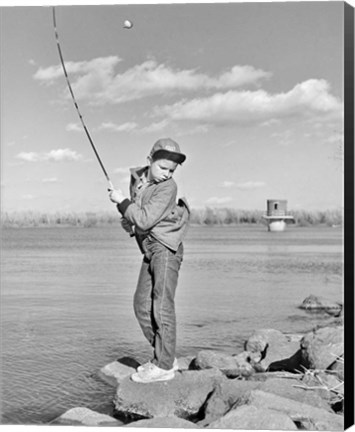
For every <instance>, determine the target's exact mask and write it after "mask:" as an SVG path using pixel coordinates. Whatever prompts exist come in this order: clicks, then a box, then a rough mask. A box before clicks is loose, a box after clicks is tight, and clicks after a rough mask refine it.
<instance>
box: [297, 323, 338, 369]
mask: <svg viewBox="0 0 355 432" xmlns="http://www.w3.org/2000/svg"><path fill="white" fill-rule="evenodd" d="M343 354H344V326H343V325H340V326H328V327H322V328H318V329H314V330H313V331H311V332H309V333H307V334H306V335H305V336H304V337H303V338H302V339H301V356H302V363H303V364H304V365H305V367H306V368H307V369H321V370H325V369H327V368H328V367H330V366H332V365H333V363H334V362H335V361H336V360H337V359H338V358H340V357H342V355H343Z"/></svg>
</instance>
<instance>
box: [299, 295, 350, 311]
mask: <svg viewBox="0 0 355 432" xmlns="http://www.w3.org/2000/svg"><path fill="white" fill-rule="evenodd" d="M299 308H300V309H304V310H307V311H312V312H327V313H328V314H330V315H334V316H338V315H340V313H341V312H342V309H343V305H342V304H341V303H339V302H333V301H330V300H329V299H326V298H324V297H320V296H315V295H313V294H311V295H310V296H308V297H306V298H305V299H304V300H303V302H302V303H301V305H300V306H299Z"/></svg>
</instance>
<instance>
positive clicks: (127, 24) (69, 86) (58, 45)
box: [52, 6, 135, 237]
mask: <svg viewBox="0 0 355 432" xmlns="http://www.w3.org/2000/svg"><path fill="white" fill-rule="evenodd" d="M52 10H53V27H54V34H55V39H56V42H57V48H58V53H59V58H60V62H61V64H62V68H63V72H64V76H65V79H66V81H67V84H68V88H69V91H70V94H71V97H72V100H73V102H74V106H75V108H76V112H77V113H78V116H79V118H80V121H81V124H82V125H83V128H84V131H85V133H86V136H87V137H88V140H89V142H90V144H91V147H92V149H93V151H94V153H95V156H96V158H97V160H98V162H99V164H100V166H101V169H102V171H103V173H104V174H105V177H106V180H107V181H108V184H109V189H108V190H109V191H111V190H114V189H115V188H114V186H113V184H112V181H111V179H110V177H109V176H108V174H107V171H106V169H105V167H104V164H103V163H102V160H101V159H100V156H99V154H98V152H97V150H96V147H95V144H94V142H93V140H92V138H91V136H90V133H89V131H88V128H87V127H86V124H85V122H84V119H83V116H82V115H81V112H80V109H79V105H78V103H77V101H76V99H75V95H74V92H73V89H72V86H71V84H70V81H69V77H68V73H67V69H66V67H65V64H64V59H63V54H62V49H61V47H60V42H59V36H58V30H57V21H56V17H55V7H54V6H53V8H52ZM132 26H133V24H132V23H131V22H130V21H128V20H126V21H125V22H124V28H126V29H130V28H132ZM122 219H123V218H122ZM129 235H130V236H131V237H134V235H135V234H134V231H133V228H132V229H131V230H130V232H129Z"/></svg>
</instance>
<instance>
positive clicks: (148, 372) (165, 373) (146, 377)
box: [131, 363, 175, 384]
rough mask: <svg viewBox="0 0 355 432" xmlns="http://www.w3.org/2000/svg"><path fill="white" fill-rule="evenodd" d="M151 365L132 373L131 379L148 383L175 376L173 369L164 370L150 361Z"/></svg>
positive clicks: (170, 378) (166, 379) (167, 379)
mask: <svg viewBox="0 0 355 432" xmlns="http://www.w3.org/2000/svg"><path fill="white" fill-rule="evenodd" d="M151 365H152V366H149V367H148V368H146V369H143V370H142V371H141V372H137V373H134V374H133V375H132V376H131V378H132V381H134V382H137V383H145V384H148V383H153V382H157V381H169V380H172V379H173V378H174V377H175V372H174V369H170V370H165V369H161V368H159V367H158V366H155V364H153V363H151Z"/></svg>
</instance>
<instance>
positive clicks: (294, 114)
mask: <svg viewBox="0 0 355 432" xmlns="http://www.w3.org/2000/svg"><path fill="white" fill-rule="evenodd" d="M342 111H343V105H342V103H341V102H340V101H339V100H338V99H337V98H336V97H334V96H333V95H331V94H330V86H329V84H328V83H327V82H326V81H325V80H315V79H312V80H308V81H305V82H302V83H301V84H297V85H296V86H295V87H294V88H293V89H291V90H290V91H288V92H286V93H276V94H269V93H267V92H266V91H265V90H255V91H236V90H230V91H228V92H226V93H216V94H214V95H212V96H209V97H204V98H195V99H193V100H189V101H180V102H177V103H175V104H173V105H166V106H164V107H161V108H157V109H156V110H155V113H156V115H167V116H169V117H170V118H171V119H172V120H178V121H181V120H190V121H195V122H200V123H209V124H214V125H224V124H231V125H235V124H255V123H265V122H267V121H270V120H273V121H275V120H277V119H284V118H294V119H302V118H305V119H309V118H314V119H318V120H322V119H329V118H340V117H341V116H342Z"/></svg>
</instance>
